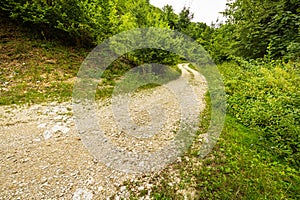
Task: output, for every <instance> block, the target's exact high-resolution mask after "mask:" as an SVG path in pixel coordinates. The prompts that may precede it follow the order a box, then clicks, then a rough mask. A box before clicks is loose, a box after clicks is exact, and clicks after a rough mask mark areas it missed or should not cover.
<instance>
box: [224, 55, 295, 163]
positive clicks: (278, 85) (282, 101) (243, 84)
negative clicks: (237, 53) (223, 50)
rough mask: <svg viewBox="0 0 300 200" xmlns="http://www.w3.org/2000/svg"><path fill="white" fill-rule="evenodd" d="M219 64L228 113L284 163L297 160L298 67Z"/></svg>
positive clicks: (273, 63) (288, 65) (264, 64)
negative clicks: (266, 144) (253, 132)
mask: <svg viewBox="0 0 300 200" xmlns="http://www.w3.org/2000/svg"><path fill="white" fill-rule="evenodd" d="M236 61H237V62H236V63H234V62H230V63H224V64H223V65H220V70H221V73H222V74H223V76H224V79H225V84H226V92H227V95H228V112H229V113H231V114H232V115H234V116H235V117H236V118H237V119H238V120H240V121H241V122H242V123H243V124H245V125H246V126H249V127H251V128H253V129H255V130H257V133H258V134H259V136H261V138H264V139H265V140H266V141H268V142H270V143H271V150H272V151H274V153H276V154H277V155H278V156H279V157H281V158H283V159H285V160H286V161H288V162H290V163H292V164H295V165H298V166H299V161H300V123H299V122H300V91H299V83H300V82H299V81H300V76H299V64H298V63H288V64H286V63H282V62H279V61H271V62H265V61H263V60H261V61H257V60H256V61H250V62H247V61H244V60H241V59H236Z"/></svg>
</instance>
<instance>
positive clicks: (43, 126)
mask: <svg viewBox="0 0 300 200" xmlns="http://www.w3.org/2000/svg"><path fill="white" fill-rule="evenodd" d="M46 126H47V124H46V123H43V124H39V125H38V126H37V127H38V128H46Z"/></svg>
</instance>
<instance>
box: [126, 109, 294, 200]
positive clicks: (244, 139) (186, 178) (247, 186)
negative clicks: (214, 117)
mask: <svg viewBox="0 0 300 200" xmlns="http://www.w3.org/2000/svg"><path fill="white" fill-rule="evenodd" d="M209 116H210V115H209V108H206V110H205V112H204V113H203V114H202V116H201V121H202V123H201V125H200V130H199V134H201V133H205V132H206V130H207V127H208V125H209ZM196 141H197V140H196ZM200 145H201V143H194V144H193V146H192V147H191V148H190V151H189V152H187V153H186V154H185V155H184V156H183V157H182V161H181V162H179V163H175V164H172V165H170V166H168V167H166V168H165V169H164V170H163V171H161V172H158V173H155V174H154V175H153V174H152V175H149V176H146V177H142V178H140V179H139V180H137V181H136V180H135V181H132V182H127V183H126V184H125V185H126V187H127V189H128V190H129V191H130V192H131V199H139V198H141V197H142V196H145V195H146V194H148V190H147V189H145V190H142V191H139V190H138V188H139V186H140V185H144V184H145V182H147V183H148V184H153V185H154V186H153V187H152V189H151V192H150V194H151V197H152V198H153V199H165V200H166V199H170V200H171V199H186V198H187V199H298V198H300V195H299V193H298V191H299V189H300V185H299V183H300V174H299V172H298V171H297V170H296V169H295V168H293V167H290V166H288V165H287V164H286V163H284V162H282V160H280V159H278V157H277V156H274V155H273V154H272V153H270V152H269V151H268V149H267V148H264V141H262V140H260V139H259V137H258V136H257V133H256V132H255V131H253V130H250V129H249V128H247V127H246V126H244V125H242V124H241V123H239V122H238V120H237V119H236V118H235V117H233V116H231V115H228V116H227V117H226V121H225V127H224V129H223V131H222V133H221V136H220V138H219V141H218V143H217V145H216V146H215V147H214V149H213V150H212V152H211V153H210V154H209V155H208V156H207V157H206V158H204V159H201V158H200V157H199V156H198V151H197V149H199V146H200Z"/></svg>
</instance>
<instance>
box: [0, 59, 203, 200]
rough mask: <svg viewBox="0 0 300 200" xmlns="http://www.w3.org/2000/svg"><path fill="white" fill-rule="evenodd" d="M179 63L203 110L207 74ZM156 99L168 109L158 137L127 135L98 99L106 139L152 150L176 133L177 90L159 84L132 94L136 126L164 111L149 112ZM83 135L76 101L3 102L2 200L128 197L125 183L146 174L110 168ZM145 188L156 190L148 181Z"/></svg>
mask: <svg viewBox="0 0 300 200" xmlns="http://www.w3.org/2000/svg"><path fill="white" fill-rule="evenodd" d="M180 68H181V69H182V77H181V78H184V79H186V80H188V81H189V82H190V83H191V85H192V89H193V91H194V93H195V94H196V96H197V108H191V109H192V110H199V111H201V110H203V109H204V102H203V96H204V94H205V92H206V88H207V86H206V82H205V79H204V78H203V77H202V76H201V75H200V74H199V73H198V72H196V71H194V70H192V69H190V68H188V67H187V65H180ZM175 82H176V81H175ZM175 84H176V83H175ZM157 104H160V105H162V106H161V107H162V108H163V109H164V110H165V111H164V115H165V118H164V119H165V120H164V121H163V122H161V121H159V120H157V122H156V123H158V124H159V125H160V126H161V127H162V128H158V129H157V130H156V132H157V133H156V134H154V135H152V136H153V137H149V138H147V137H143V138H138V137H134V135H130V136H128V134H127V133H126V130H125V131H124V130H123V129H120V128H119V127H118V124H117V123H116V121H117V120H115V118H114V114H116V113H114V112H112V109H111V104H110V101H108V100H105V101H101V102H98V106H97V114H98V119H99V124H100V127H101V129H102V130H104V132H105V136H106V137H107V139H108V140H110V141H112V142H111V143H112V144H113V145H115V146H118V147H120V148H122V149H124V151H148V152H153V151H155V150H157V149H160V148H161V147H162V146H164V145H167V144H168V142H169V141H170V140H172V138H174V130H176V129H178V124H179V122H180V120H182V115H181V112H180V109H178V108H179V107H180V105H179V103H178V102H177V101H176V98H174V94H172V92H170V91H168V90H167V89H166V88H164V87H156V88H154V89H149V90H144V91H141V92H139V93H137V94H136V95H134V96H132V98H131V100H130V105H129V108H130V111H129V113H131V115H132V120H133V121H134V123H135V124H136V127H139V126H141V125H144V126H146V127H147V125H149V124H151V121H152V122H153V121H154V122H155V119H157V118H158V117H159V115H160V112H159V111H157V112H156V111H155V110H154V111H153V110H152V111H150V112H149V111H148V110H149V109H155V108H154V107H153V105H157ZM155 114H156V115H155ZM156 116H157V117H156ZM154 118H155V119H154ZM119 120H121V121H122V117H120V118H119ZM154 122H153V123H154ZM149 127H150V125H149ZM127 128H128V129H132V130H135V128H134V127H127ZM137 131H140V132H141V133H142V132H144V131H145V130H144V129H138V130H137ZM82 139H83V137H82V136H81V135H80V134H79V133H78V131H77V129H76V126H75V121H74V116H73V106H72V103H71V102H64V103H56V102H52V103H45V104H40V105H32V106H30V107H26V106H21V107H17V106H15V107H14V106H4V107H0V153H1V155H2V156H1V157H0V199H5V200H6V199H74V200H77V199H78V200H79V199H85V200H88V199H107V198H108V197H110V196H112V195H114V194H116V195H115V197H114V198H116V199H118V198H120V197H123V198H126V197H128V192H127V191H126V187H125V188H124V187H122V183H123V182H124V181H127V180H134V179H135V178H136V177H137V176H141V174H135V173H126V170H123V171H122V170H121V171H120V170H117V169H115V168H114V167H107V163H103V162H101V160H99V159H96V158H97V156H95V155H94V154H93V155H92V154H91V153H90V149H89V148H87V147H86V146H85V145H84V144H83V141H82ZM124 171H125V172H124ZM141 187H143V188H148V187H150V188H149V191H150V190H151V185H149V184H145V185H144V186H143V185H142V186H141Z"/></svg>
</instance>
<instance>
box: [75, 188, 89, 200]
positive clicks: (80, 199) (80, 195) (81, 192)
mask: <svg viewBox="0 0 300 200" xmlns="http://www.w3.org/2000/svg"><path fill="white" fill-rule="evenodd" d="M92 198H93V194H92V193H91V192H90V191H88V190H85V189H82V188H78V189H77V190H76V191H75V192H74V194H73V200H91V199H92Z"/></svg>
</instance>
